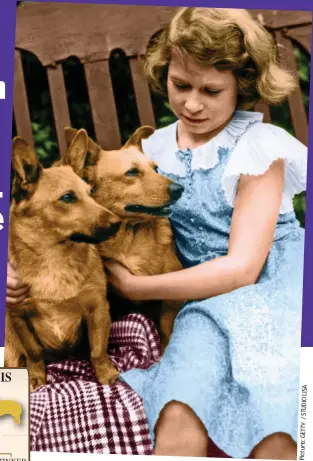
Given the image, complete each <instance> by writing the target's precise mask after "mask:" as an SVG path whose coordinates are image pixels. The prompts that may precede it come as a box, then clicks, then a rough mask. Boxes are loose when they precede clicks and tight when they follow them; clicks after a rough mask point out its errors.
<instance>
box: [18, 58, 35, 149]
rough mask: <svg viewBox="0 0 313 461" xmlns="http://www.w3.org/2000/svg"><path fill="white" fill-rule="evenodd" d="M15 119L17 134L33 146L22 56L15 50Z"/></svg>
mask: <svg viewBox="0 0 313 461" xmlns="http://www.w3.org/2000/svg"><path fill="white" fill-rule="evenodd" d="M14 118H15V125H16V131H17V134H18V135H19V136H22V137H23V138H24V139H25V140H26V141H27V142H28V143H29V144H31V145H32V146H33V145H34V140H33V132H32V125H31V119H30V114H29V108H28V100H27V92H26V86H25V80H24V72H23V65H22V56H21V52H20V51H19V50H15V75H14Z"/></svg>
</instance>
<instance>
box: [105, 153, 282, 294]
mask: <svg viewBox="0 0 313 461" xmlns="http://www.w3.org/2000/svg"><path fill="white" fill-rule="evenodd" d="M284 173H285V162H284V160H282V159H279V160H277V161H275V162H274V163H273V164H272V165H271V167H270V168H269V169H268V170H267V171H266V173H264V174H263V175H260V176H250V175H245V176H241V178H240V180H239V183H238V190H237V196H236V200H235V205H234V211H233V217H232V224H231V229H230V238H229V246H228V254H227V255H226V256H221V257H219V258H216V259H213V260H210V261H206V262H204V263H202V264H199V265H197V266H195V267H191V268H188V269H183V270H181V271H178V272H172V273H169V274H161V275H153V276H133V275H131V274H130V273H129V272H128V271H127V270H126V269H125V268H123V267H122V266H120V265H119V264H116V263H108V264H107V267H108V269H109V282H110V283H111V284H112V285H114V286H115V288H116V289H117V291H119V292H120V293H121V294H122V295H123V296H125V297H128V298H130V299H133V300H149V299H176V300H180V299H181V300H185V299H203V298H210V297H212V296H216V295H219V294H222V293H227V292H229V291H232V290H235V289H236V288H240V287H242V286H245V285H250V284H253V283H255V282H256V280H257V278H258V276H259V274H260V272H261V270H262V268H263V265H264V263H265V260H266V258H267V255H268V253H269V251H270V248H271V245H272V242H273V237H274V233H275V228H276V223H277V218H278V214H279V208H280V204H281V200H282V193H283V187H284ZM151 257H153V255H151Z"/></svg>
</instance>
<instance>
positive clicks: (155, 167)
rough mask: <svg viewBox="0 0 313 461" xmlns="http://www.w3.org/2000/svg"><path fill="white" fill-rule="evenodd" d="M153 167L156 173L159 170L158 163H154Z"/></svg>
mask: <svg viewBox="0 0 313 461" xmlns="http://www.w3.org/2000/svg"><path fill="white" fill-rule="evenodd" d="M153 169H154V171H155V172H156V173H158V172H159V171H158V165H154V167H153Z"/></svg>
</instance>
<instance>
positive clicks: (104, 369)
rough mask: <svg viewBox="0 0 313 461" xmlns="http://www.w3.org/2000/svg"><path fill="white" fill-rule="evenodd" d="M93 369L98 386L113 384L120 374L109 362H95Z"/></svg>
mask: <svg viewBox="0 0 313 461" xmlns="http://www.w3.org/2000/svg"><path fill="white" fill-rule="evenodd" d="M94 367H95V372H96V376H97V379H98V381H99V383H100V384H109V385H112V384H115V382H116V380H117V378H118V377H119V374H120V373H119V371H118V370H117V369H116V368H115V366H114V365H113V364H112V363H111V362H110V361H109V360H103V361H97V363H94Z"/></svg>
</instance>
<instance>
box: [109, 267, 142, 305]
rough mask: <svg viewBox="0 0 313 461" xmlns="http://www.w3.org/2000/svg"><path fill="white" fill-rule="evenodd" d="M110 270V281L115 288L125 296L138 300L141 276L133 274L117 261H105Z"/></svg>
mask: <svg viewBox="0 0 313 461" xmlns="http://www.w3.org/2000/svg"><path fill="white" fill-rule="evenodd" d="M104 266H105V267H106V269H107V271H108V282H109V283H110V284H111V285H112V286H113V287H114V288H115V290H116V291H117V293H118V294H119V295H120V296H122V297H123V298H128V299H130V300H133V301H134V300H136V299H138V298H136V288H138V284H137V282H138V280H139V277H136V276H135V275H133V274H131V273H130V272H129V271H128V270H127V269H125V267H123V266H122V265H121V264H118V263H116V262H112V261H108V262H104Z"/></svg>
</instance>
